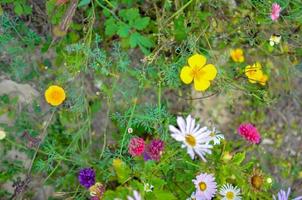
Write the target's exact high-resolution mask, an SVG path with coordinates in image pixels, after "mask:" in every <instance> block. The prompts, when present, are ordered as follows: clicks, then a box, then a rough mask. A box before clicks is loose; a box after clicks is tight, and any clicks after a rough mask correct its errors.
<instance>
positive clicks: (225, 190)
mask: <svg viewBox="0 0 302 200" xmlns="http://www.w3.org/2000/svg"><path fill="white" fill-rule="evenodd" d="M219 194H220V195H222V196H223V198H222V200H241V196H240V189H239V188H237V186H235V187H234V186H233V185H231V184H228V183H227V184H224V185H223V186H222V187H221V188H220V191H219Z"/></svg>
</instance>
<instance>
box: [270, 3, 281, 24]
mask: <svg viewBox="0 0 302 200" xmlns="http://www.w3.org/2000/svg"><path fill="white" fill-rule="evenodd" d="M280 12H281V7H280V5H279V4H277V3H273V4H272V11H271V19H272V20H273V21H277V20H278V18H279V17H280Z"/></svg>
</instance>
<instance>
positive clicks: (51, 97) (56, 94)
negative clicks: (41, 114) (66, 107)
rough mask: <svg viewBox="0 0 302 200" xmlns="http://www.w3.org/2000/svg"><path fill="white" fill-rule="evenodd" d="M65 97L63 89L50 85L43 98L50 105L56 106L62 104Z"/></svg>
mask: <svg viewBox="0 0 302 200" xmlns="http://www.w3.org/2000/svg"><path fill="white" fill-rule="evenodd" d="M65 98H66V95H65V91H64V89H63V88H61V87H60V86H57V85H51V86H50V87H49V88H48V89H47V90H46V91H45V99H46V101H47V103H49V104H50V105H52V106H58V105H60V104H62V103H63V101H64V100H65Z"/></svg>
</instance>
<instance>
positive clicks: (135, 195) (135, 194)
mask: <svg viewBox="0 0 302 200" xmlns="http://www.w3.org/2000/svg"><path fill="white" fill-rule="evenodd" d="M127 199H128V200H142V197H141V195H140V194H139V193H138V191H136V190H134V191H133V197H130V196H127Z"/></svg>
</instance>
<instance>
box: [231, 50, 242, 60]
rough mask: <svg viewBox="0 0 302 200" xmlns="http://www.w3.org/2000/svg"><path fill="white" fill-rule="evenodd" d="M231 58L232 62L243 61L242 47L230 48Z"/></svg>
mask: <svg viewBox="0 0 302 200" xmlns="http://www.w3.org/2000/svg"><path fill="white" fill-rule="evenodd" d="M231 58H232V60H233V61H234V62H239V63H241V62H244V56H243V50H242V49H239V48H238V49H232V50H231Z"/></svg>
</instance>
